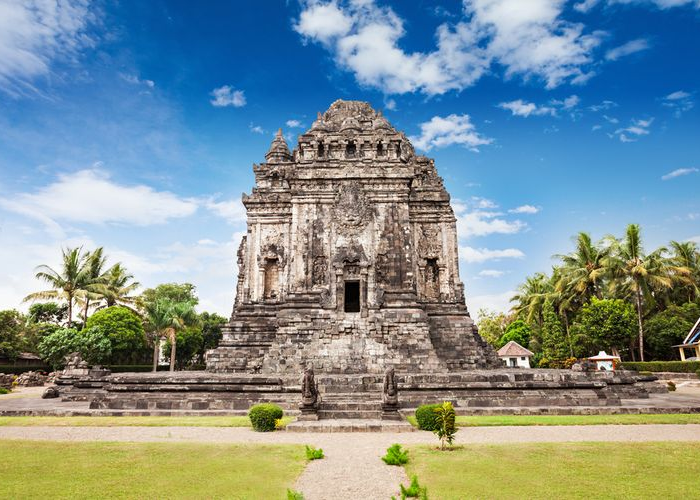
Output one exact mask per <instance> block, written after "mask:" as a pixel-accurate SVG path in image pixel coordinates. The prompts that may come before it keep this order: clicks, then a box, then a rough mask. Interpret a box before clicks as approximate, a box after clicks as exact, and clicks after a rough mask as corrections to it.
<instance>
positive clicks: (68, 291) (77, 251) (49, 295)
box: [24, 248, 89, 328]
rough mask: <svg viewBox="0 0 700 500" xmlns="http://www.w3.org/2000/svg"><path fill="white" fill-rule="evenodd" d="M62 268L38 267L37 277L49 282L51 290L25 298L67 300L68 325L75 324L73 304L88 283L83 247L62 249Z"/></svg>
mask: <svg viewBox="0 0 700 500" xmlns="http://www.w3.org/2000/svg"><path fill="white" fill-rule="evenodd" d="M62 253H63V258H62V261H61V268H60V270H58V271H57V270H55V269H53V268H51V267H49V266H47V265H41V266H39V267H37V273H36V278H37V279H39V280H41V281H44V282H46V283H48V284H49V285H50V286H51V289H50V290H44V291H41V292H35V293H31V294H29V295H27V296H26V297H25V298H24V301H25V302H28V301H35V300H55V299H59V300H65V301H66V303H67V304H68V327H69V328H70V327H71V325H72V324H73V305H74V303H75V300H76V298H78V297H79V296H80V294H81V293H82V291H83V290H84V287H85V285H86V284H87V283H88V281H89V280H88V272H87V270H86V261H87V254H86V253H84V252H83V250H82V248H68V249H64V250H62Z"/></svg>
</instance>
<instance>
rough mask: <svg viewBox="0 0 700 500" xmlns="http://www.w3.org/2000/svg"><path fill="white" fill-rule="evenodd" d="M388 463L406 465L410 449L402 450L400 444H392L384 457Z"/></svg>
mask: <svg viewBox="0 0 700 500" xmlns="http://www.w3.org/2000/svg"><path fill="white" fill-rule="evenodd" d="M382 460H384V463H385V464H387V465H404V464H407V463H408V450H402V449H401V445H400V444H392V445H391V446H389V448H387V450H386V455H384V456H383V457H382Z"/></svg>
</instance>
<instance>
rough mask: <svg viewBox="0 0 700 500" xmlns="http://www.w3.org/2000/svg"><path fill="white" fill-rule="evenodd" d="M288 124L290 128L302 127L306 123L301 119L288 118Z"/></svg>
mask: <svg viewBox="0 0 700 500" xmlns="http://www.w3.org/2000/svg"><path fill="white" fill-rule="evenodd" d="M287 126H288V127H289V128H300V127H303V126H304V125H303V124H302V123H301V122H300V121H299V120H287Z"/></svg>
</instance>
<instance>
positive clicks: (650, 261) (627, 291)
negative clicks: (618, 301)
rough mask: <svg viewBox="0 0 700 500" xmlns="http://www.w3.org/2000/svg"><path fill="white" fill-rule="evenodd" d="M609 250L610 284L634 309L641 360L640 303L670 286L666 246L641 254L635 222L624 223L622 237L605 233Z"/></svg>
mask: <svg viewBox="0 0 700 500" xmlns="http://www.w3.org/2000/svg"><path fill="white" fill-rule="evenodd" d="M609 239H610V241H611V252H610V255H609V256H608V258H606V259H605V262H606V265H607V267H608V269H609V270H610V275H611V282H610V287H611V289H612V291H613V293H614V294H615V295H616V296H619V297H622V296H625V297H627V298H628V299H629V300H631V301H632V303H633V304H634V307H635V309H636V310H637V323H638V327H639V358H640V360H641V361H644V321H643V318H644V307H645V306H651V305H652V304H653V303H654V302H655V300H656V299H655V294H656V295H658V294H659V293H660V292H663V291H664V290H668V289H670V288H671V287H672V286H673V279H672V276H671V269H670V267H669V263H668V259H666V258H665V257H664V254H665V253H666V248H664V247H661V248H659V249H657V250H655V251H653V252H651V253H650V254H645V252H644V246H643V244H642V236H641V231H640V229H639V226H638V225H637V224H630V225H629V226H627V230H626V231H625V236H624V238H623V239H622V240H618V239H616V238H612V237H609Z"/></svg>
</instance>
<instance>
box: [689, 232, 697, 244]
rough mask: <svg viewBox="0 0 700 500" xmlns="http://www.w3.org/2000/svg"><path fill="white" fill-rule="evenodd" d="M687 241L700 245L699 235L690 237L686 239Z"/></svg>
mask: <svg viewBox="0 0 700 500" xmlns="http://www.w3.org/2000/svg"><path fill="white" fill-rule="evenodd" d="M688 241H694V242H695V243H697V244H698V245H700V234H699V235H697V236H692V237H690V238H688Z"/></svg>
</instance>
